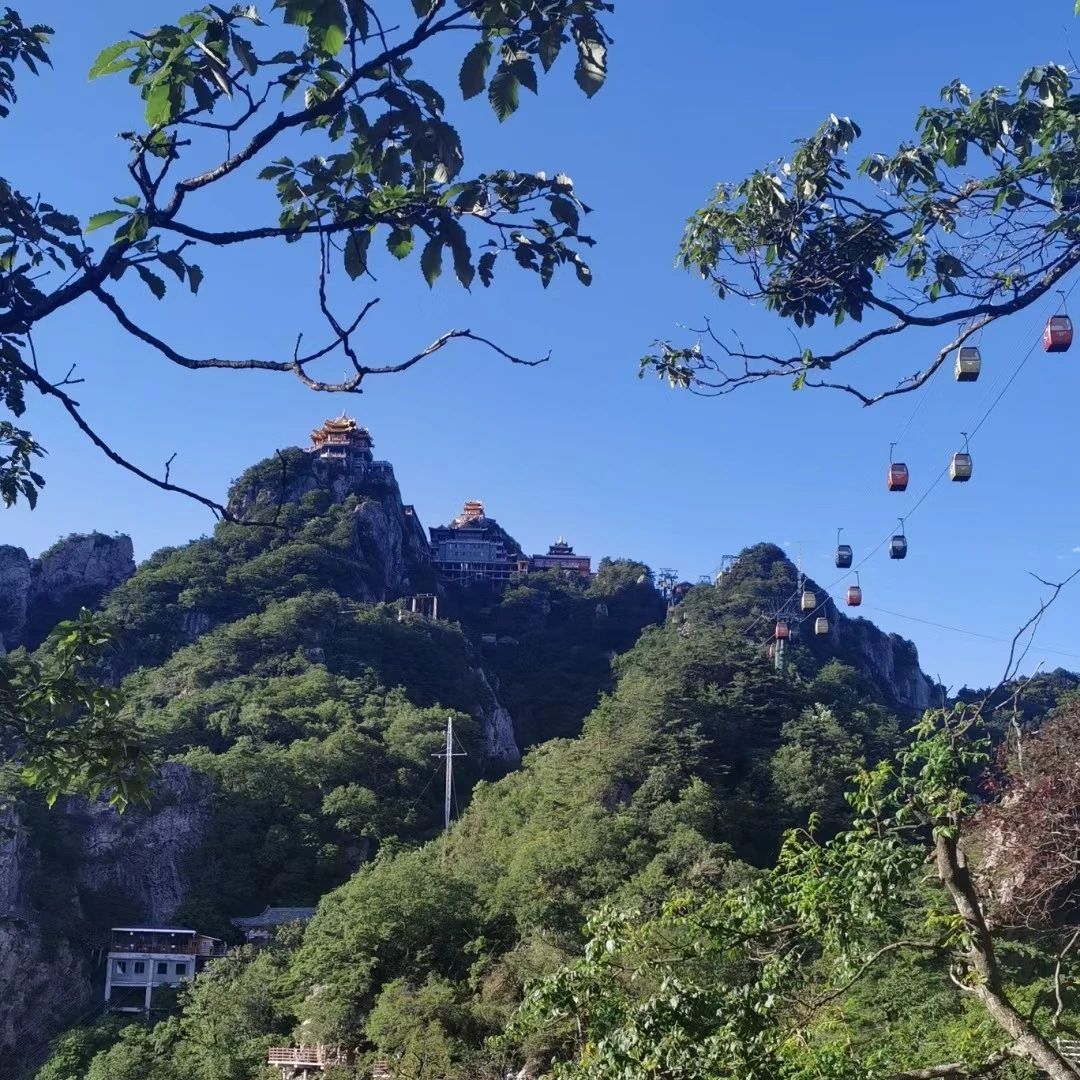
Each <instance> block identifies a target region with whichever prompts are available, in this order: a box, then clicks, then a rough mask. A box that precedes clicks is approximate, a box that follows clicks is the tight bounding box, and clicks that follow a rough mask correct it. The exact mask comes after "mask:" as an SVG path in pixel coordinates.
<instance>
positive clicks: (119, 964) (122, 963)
mask: <svg viewBox="0 0 1080 1080" xmlns="http://www.w3.org/2000/svg"><path fill="white" fill-rule="evenodd" d="M113 964H114V967H113V971H114V972H115V973H116V974H117V975H126V974H127V961H126V960H114V961H113Z"/></svg>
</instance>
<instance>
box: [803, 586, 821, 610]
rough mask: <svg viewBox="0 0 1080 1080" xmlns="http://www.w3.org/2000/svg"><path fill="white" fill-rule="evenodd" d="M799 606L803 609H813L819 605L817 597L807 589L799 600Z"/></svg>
mask: <svg viewBox="0 0 1080 1080" xmlns="http://www.w3.org/2000/svg"><path fill="white" fill-rule="evenodd" d="M799 606H800V607H801V608H802V610H803V611H813V610H814V608H816V607H817V597H816V596H815V595H814V594H813V593H812V592H811V591H810V590H809V589H807V590H806V591H805V592H804V593H803V594H802V599H801V600H800V601H799Z"/></svg>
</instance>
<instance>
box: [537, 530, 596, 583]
mask: <svg viewBox="0 0 1080 1080" xmlns="http://www.w3.org/2000/svg"><path fill="white" fill-rule="evenodd" d="M529 569H530V570H532V571H536V572H539V571H542V570H561V571H562V572H563V573H565V574H566V575H568V576H570V577H579V578H583V579H585V580H588V578H589V575H590V574H591V573H592V558H591V557H590V556H589V555H575V554H574V549H573V548H572V547H571V546H570V545H569V544H568V543H567V542H566V541H565V540H564V539H563V538H562V537H561V536H560V537H559V539H558V540H556V541H555V543H554V544H552V545H551V547H549V548H548V551H547V554H546V555H534V556H533V557H532V558H531V559H530V560H529Z"/></svg>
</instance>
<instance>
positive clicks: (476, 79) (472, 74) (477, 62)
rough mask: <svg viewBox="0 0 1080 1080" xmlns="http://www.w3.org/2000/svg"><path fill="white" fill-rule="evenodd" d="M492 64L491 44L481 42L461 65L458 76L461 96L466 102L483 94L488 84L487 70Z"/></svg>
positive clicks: (469, 52) (466, 56)
mask: <svg viewBox="0 0 1080 1080" xmlns="http://www.w3.org/2000/svg"><path fill="white" fill-rule="evenodd" d="M490 63H491V43H490V42H487V41H481V42H480V43H479V44H477V45H474V46H473V47H472V48H471V49H470V50H469V51H468V53H466V55H465V60H464V62H463V63H462V65H461V73H460V74H459V75H458V82H459V83H460V85H461V94H462V97H464V98H465V100H466V101H468V100H469V98H474V97H476V95H477V94H479V93H482V92H483V89H484V86H485V85H486V83H487V69H488V65H489V64H490Z"/></svg>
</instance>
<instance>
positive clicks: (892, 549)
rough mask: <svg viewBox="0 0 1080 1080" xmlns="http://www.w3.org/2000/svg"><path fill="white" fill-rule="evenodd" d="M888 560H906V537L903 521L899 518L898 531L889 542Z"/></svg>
mask: <svg viewBox="0 0 1080 1080" xmlns="http://www.w3.org/2000/svg"><path fill="white" fill-rule="evenodd" d="M889 558H890V559H906V558H907V537H906V536H905V535H904V519H903V518H900V531H899V532H898V533H896V534H895V535H894V536H893V538H892V539H891V540H890V541H889Z"/></svg>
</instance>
